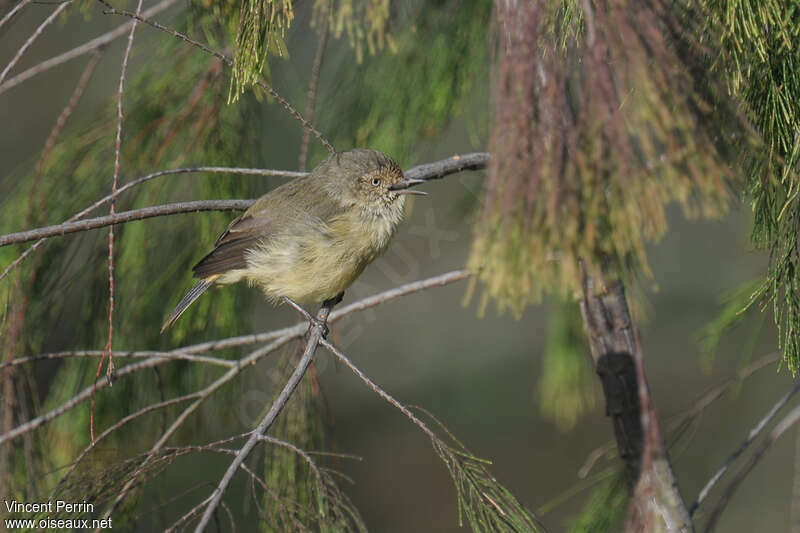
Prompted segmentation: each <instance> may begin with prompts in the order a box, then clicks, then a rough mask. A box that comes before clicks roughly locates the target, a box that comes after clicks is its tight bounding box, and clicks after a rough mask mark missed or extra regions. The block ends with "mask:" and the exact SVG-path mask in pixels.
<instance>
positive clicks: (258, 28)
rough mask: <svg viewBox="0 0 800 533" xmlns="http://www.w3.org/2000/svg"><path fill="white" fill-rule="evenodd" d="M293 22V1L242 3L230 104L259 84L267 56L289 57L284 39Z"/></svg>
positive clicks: (272, 0)
mask: <svg viewBox="0 0 800 533" xmlns="http://www.w3.org/2000/svg"><path fill="white" fill-rule="evenodd" d="M293 19H294V8H293V7H292V0H245V1H243V2H242V7H241V11H240V14H239V34H238V36H237V38H236V56H235V57H234V60H233V78H232V79H231V95H230V99H231V100H232V101H236V100H237V99H238V98H239V95H240V94H242V93H243V92H244V91H245V90H247V89H248V88H249V87H250V86H252V85H253V84H254V83H255V82H256V81H258V79H259V78H260V77H261V72H262V71H263V70H264V66H265V65H266V64H267V57H268V56H270V55H273V56H277V57H287V56H288V50H287V49H286V44H285V43H284V40H283V39H284V36H285V35H286V30H287V29H289V27H290V26H291V24H292V20H293Z"/></svg>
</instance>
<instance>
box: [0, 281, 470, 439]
mask: <svg viewBox="0 0 800 533" xmlns="http://www.w3.org/2000/svg"><path fill="white" fill-rule="evenodd" d="M468 276H469V273H468V272H467V271H465V270H455V271H452V272H447V273H446V274H441V275H438V276H433V277H431V278H428V279H424V280H420V281H414V282H411V283H407V284H405V285H402V286H400V287H396V288H394V289H390V290H388V291H384V292H381V293H378V294H375V295H373V296H370V297H367V298H364V299H362V300H359V301H357V302H354V303H352V304H350V305H347V306H345V307H343V308H341V309H339V310H337V311H334V312H332V313H331V314H330V317H329V320H328V321H329V322H335V321H336V320H339V319H341V318H344V317H345V316H347V315H349V314H351V313H353V312H356V311H362V310H364V309H368V308H370V307H374V306H376V305H378V304H381V303H384V302H387V301H389V300H392V299H394V298H398V297H400V296H404V295H407V294H411V293H414V292H419V291H422V290H425V289H428V288H431V287H441V286H444V285H448V284H450V283H454V282H456V281H460V280H463V279H465V278H467V277H468ZM307 328H308V324H307V323H306V322H302V323H300V324H297V325H295V326H290V327H288V328H282V329H279V330H275V331H270V332H267V333H261V334H256V335H244V336H241V337H232V338H229V339H222V340H216V341H210V342H204V343H201V344H195V345H192V346H186V347H184V348H178V349H176V350H173V351H172V352H167V354H171V355H172V356H174V357H165V356H164V354H162V353H158V354H157V355H155V356H153V357H150V358H148V359H145V360H144V361H141V362H139V363H134V364H130V365H127V366H124V367H123V368H122V369H120V370H119V372H117V377H118V378H121V377H123V376H126V375H128V374H131V373H133V372H136V371H139V370H143V369H146V368H151V367H153V366H157V365H161V364H164V363H167V362H169V361H170V360H172V359H173V358H175V359H179V358H182V356H186V355H190V354H197V353H202V352H208V351H213V350H222V349H225V348H233V347H237V346H244V345H248V344H257V343H263V342H268V341H270V340H274V339H279V340H280V341H285V342H288V341H289V340H291V339H294V338H297V337H299V336H300V335H302V334H303V332H305V331H306V330H307ZM270 346H272V345H270ZM267 348H270V347H267ZM272 349H274V348H272ZM95 353H97V352H95ZM130 353H132V354H133V353H145V352H130ZM267 353H269V352H264V351H257V352H253V353H251V354H249V355H248V356H246V357H243V358H242V359H239V360H236V361H231V362H232V363H233V364H234V365H233V366H231V371H233V370H242V369H244V368H247V367H249V366H251V365H254V364H255V363H256V362H258V360H259V359H260V358H261V357H263V356H265V355H266V354H267ZM237 373H238V372H237ZM226 376H227V374H226ZM231 377H233V376H231ZM223 378H225V376H223ZM221 379H222V378H221ZM104 385H105V381H102V380H101V381H100V382H98V387H103V386H104ZM212 385H213V384H212ZM92 387H93V386H89V387H87V388H85V389H84V390H83V391H81V392H80V393H78V394H76V395H75V396H73V397H72V398H70V399H69V400H67V401H66V402H64V403H63V404H61V405H60V406H58V407H56V408H54V409H52V410H51V411H48V412H47V413H45V414H43V415H40V416H38V417H36V418H33V419H31V420H29V421H28V422H26V423H25V424H21V425H19V426H17V427H15V428H14V429H13V430H11V431H9V432H7V433H4V434H2V435H0V444H3V443H4V442H7V441H11V440H13V439H15V438H17V437H19V436H20V435H23V434H25V433H27V432H29V431H33V430H35V429H36V428H38V427H40V426H42V425H44V424H46V423H48V422H50V421H51V420H54V419H56V418H58V417H59V416H61V415H62V414H64V413H65V412H67V411H69V410H70V409H72V408H73V407H75V406H76V405H78V404H79V403H80V402H82V401H83V400H86V399H87V398H88V397H89V395H90V394H91V392H92ZM215 390H216V389H215Z"/></svg>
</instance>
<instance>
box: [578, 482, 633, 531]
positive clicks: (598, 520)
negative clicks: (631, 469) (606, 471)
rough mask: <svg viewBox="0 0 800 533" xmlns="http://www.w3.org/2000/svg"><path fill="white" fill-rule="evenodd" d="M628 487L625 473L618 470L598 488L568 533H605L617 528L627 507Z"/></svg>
mask: <svg viewBox="0 0 800 533" xmlns="http://www.w3.org/2000/svg"><path fill="white" fill-rule="evenodd" d="M628 499H629V495H628V487H627V484H626V481H625V473H624V472H623V471H622V470H621V469H620V470H619V471H618V472H617V473H616V474H615V475H614V476H612V477H610V478H609V479H608V480H606V481H604V482H603V484H602V485H601V486H600V487H598V488H597V489H596V490H595V491H594V493H593V494H592V496H591V497H590V498H589V501H588V502H587V503H586V506H585V507H584V509H583V512H581V514H580V516H579V517H578V518H577V519H576V520H575V522H574V523H573V524H572V526H571V527H570V528H569V530H568V531H569V533H605V532H606V531H613V529H612V528H614V527H615V526H619V523H620V520H621V519H622V517H623V516H624V514H625V509H626V508H627V507H628Z"/></svg>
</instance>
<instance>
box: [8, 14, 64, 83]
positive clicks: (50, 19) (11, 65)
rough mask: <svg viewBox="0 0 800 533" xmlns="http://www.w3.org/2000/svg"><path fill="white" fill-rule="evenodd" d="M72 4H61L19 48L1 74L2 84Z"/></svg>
mask: <svg viewBox="0 0 800 533" xmlns="http://www.w3.org/2000/svg"><path fill="white" fill-rule="evenodd" d="M71 4H72V0H67V1H66V2H64V3H63V4H60V5H59V6H58V7H57V8H55V9H54V10H53V12H52V13H50V16H49V17H47V18H46V19H44V22H42V23H41V24H40V25H39V27H38V28H36V30H34V32H33V33H32V34H31V35H30V37H28V40H27V41H25V43H24V44H23V45H22V46H21V47H20V48H19V50H17V53H16V54H14V57H12V58H11V61H9V62H8V65H6V68H4V69H3V71H2V72H0V84H1V83H3V80H5V79H6V76H7V75H8V72H9V71H10V70H11V69H12V68H14V65H16V64H17V61H19V60H20V59H21V58H22V56H23V54H25V52H26V51H27V50H28V48H30V46H31V45H32V44H33V43H34V41H36V39H38V38H39V36H40V35H41V34H42V32H43V31H44V30H45V28H47V27H48V26H49V25H50V24H52V22H53V21H54V20H55V19H56V18H58V16H59V15H60V14H61V12H62V11H64V10H65V9H67V8H68V7H69V6H70V5H71ZM3 20H5V19H3Z"/></svg>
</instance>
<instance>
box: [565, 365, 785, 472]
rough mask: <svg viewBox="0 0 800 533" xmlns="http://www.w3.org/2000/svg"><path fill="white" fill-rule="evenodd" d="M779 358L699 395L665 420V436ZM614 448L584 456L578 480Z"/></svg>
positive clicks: (613, 452)
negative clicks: (679, 411) (688, 404)
mask: <svg viewBox="0 0 800 533" xmlns="http://www.w3.org/2000/svg"><path fill="white" fill-rule="evenodd" d="M780 358H781V354H779V353H777V352H775V353H772V354H768V355H765V356H763V357H760V358H759V359H757V360H755V361H753V362H752V363H750V364H749V365H747V366H746V367H744V368H742V369H741V370H739V371H738V372H736V375H734V376H733V377H730V378H727V379H725V380H724V381H723V382H722V383H720V384H718V385H715V386H714V387H712V388H711V389H709V390H707V391H706V392H704V393H703V394H701V395H700V396H699V397H698V398H697V399H696V400H695V401H694V402H692V404H691V406H690V407H689V408H687V409H685V410H684V411H683V412H681V413H678V414H676V415H673V416H671V417H670V418H668V419H667V424H666V425H667V435H668V436H670V437H671V438H674V433H675V432H677V431H679V430H680V429H681V427H682V426H684V425H685V424H687V423H688V422H690V421H692V420H693V419H694V418H696V417H697V415H699V414H700V413H702V412H703V411H705V410H706V409H707V408H708V407H709V406H710V405H712V404H713V403H714V402H715V401H717V400H718V399H720V398H721V397H722V396H723V395H724V394H725V392H727V391H728V389H730V388H731V387H732V386H733V385H736V384H737V383H739V382H740V381H742V380H744V379H746V378H748V377H750V376H751V375H753V374H754V373H756V372H758V371H759V370H761V369H763V368H766V367H768V366H769V365H771V364H773V363H775V362H777V361H778V360H779V359H780ZM669 446H670V447H671V446H672V443H670V445H669ZM615 448H616V443H615V442H614V441H613V440H611V441H609V442H607V443H606V444H603V445H602V446H599V447H597V448H595V449H594V450H592V451H591V452H590V453H589V454H588V455H587V456H586V460H585V461H584V462H583V466H581V468H580V469H579V470H578V477H579V478H580V479H584V478H585V477H586V476H588V475H589V472H591V470H592V468H593V467H594V465H595V464H596V463H597V461H598V460H599V459H600V458H601V457H603V456H604V455H608V456H609V457H614V456H615V455H616V449H615Z"/></svg>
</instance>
